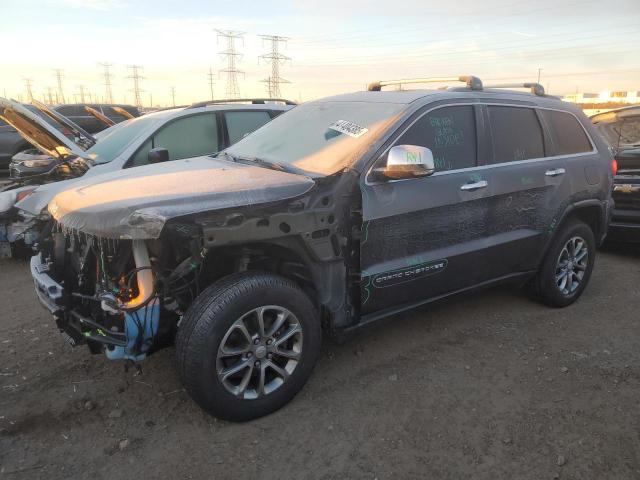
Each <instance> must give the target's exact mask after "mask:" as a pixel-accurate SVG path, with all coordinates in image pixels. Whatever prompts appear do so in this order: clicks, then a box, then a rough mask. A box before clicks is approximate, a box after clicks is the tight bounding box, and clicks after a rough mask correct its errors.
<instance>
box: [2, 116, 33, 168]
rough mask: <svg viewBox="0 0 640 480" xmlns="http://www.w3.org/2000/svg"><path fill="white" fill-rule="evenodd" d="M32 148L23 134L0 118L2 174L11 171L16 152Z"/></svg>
mask: <svg viewBox="0 0 640 480" xmlns="http://www.w3.org/2000/svg"><path fill="white" fill-rule="evenodd" d="M30 148H32V147H31V144H30V143H29V142H27V141H26V140H25V139H24V138H22V136H21V135H20V134H19V133H18V132H17V131H16V129H15V128H13V127H12V126H11V125H8V124H7V123H6V122H4V121H3V120H2V119H0V176H5V175H7V174H8V173H9V163H11V158H13V156H14V155H15V154H16V153H19V152H23V151H25V150H28V149H30Z"/></svg>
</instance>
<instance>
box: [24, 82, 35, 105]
mask: <svg viewBox="0 0 640 480" xmlns="http://www.w3.org/2000/svg"><path fill="white" fill-rule="evenodd" d="M22 80H23V81H24V86H25V88H26V89H27V100H29V103H33V91H32V90H31V86H32V85H31V82H33V79H31V78H23V79H22Z"/></svg>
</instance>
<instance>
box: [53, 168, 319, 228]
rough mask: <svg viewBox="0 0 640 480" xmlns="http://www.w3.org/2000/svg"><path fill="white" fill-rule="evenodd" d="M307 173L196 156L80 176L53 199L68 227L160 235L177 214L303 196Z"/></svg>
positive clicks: (58, 217)
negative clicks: (84, 176)
mask: <svg viewBox="0 0 640 480" xmlns="http://www.w3.org/2000/svg"><path fill="white" fill-rule="evenodd" d="M314 185H315V182H314V181H313V180H311V179H310V178H308V177H306V176H304V175H296V174H292V173H286V172H281V171H276V170H270V169H267V168H263V167H259V166H255V165H246V164H241V163H234V162H229V161H224V160H222V159H218V158H212V157H196V158H191V159H187V160H177V161H172V162H168V163H160V164H155V165H148V166H144V167H137V168H131V169H128V170H124V171H117V172H113V173H107V174H104V175H98V176H94V177H91V178H89V179H78V180H76V181H74V182H73V184H72V185H71V186H70V188H69V189H68V190H65V191H63V192H61V193H59V194H57V195H56V196H55V197H54V198H53V200H52V201H51V203H49V213H51V215H52V216H53V217H54V218H55V219H56V220H57V221H58V223H60V225H61V226H62V228H63V229H69V230H75V231H80V232H83V233H86V234H89V235H96V236H99V237H103V238H114V239H152V238H158V237H159V236H160V232H161V231H162V229H163V227H164V225H165V223H166V222H167V221H168V220H170V219H172V218H176V217H180V216H183V215H189V214H194V213H200V212H208V211H213V210H221V209H226V208H232V207H244V206H253V205H260V204H264V203H270V202H275V201H279V200H286V199H290V198H294V197H297V196H299V195H302V194H304V193H306V192H308V191H309V190H311V188H313V186H314Z"/></svg>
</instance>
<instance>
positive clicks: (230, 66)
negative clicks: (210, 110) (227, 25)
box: [216, 29, 244, 98]
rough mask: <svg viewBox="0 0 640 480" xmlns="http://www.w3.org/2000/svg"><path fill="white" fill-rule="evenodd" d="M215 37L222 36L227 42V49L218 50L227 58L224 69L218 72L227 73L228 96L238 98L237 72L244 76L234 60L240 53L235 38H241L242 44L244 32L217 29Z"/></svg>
mask: <svg viewBox="0 0 640 480" xmlns="http://www.w3.org/2000/svg"><path fill="white" fill-rule="evenodd" d="M216 32H217V33H218V37H217V39H218V40H220V38H223V39H225V40H226V42H227V49H226V50H223V51H222V52H220V55H222V56H223V57H224V58H226V60H227V68H226V69H224V70H220V73H226V75H227V88H226V93H227V97H228V98H238V97H240V88H239V87H238V74H242V76H243V78H244V72H243V71H241V70H238V69H237V67H236V60H237V58H238V57H241V56H242V55H241V54H239V53H237V52H236V44H235V42H236V40H242V42H243V45H244V39H243V38H242V35H243V34H244V32H236V31H233V30H218V29H216Z"/></svg>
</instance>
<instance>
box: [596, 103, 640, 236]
mask: <svg viewBox="0 0 640 480" xmlns="http://www.w3.org/2000/svg"><path fill="white" fill-rule="evenodd" d="M591 121H592V122H593V124H594V125H595V126H596V128H597V129H598V130H599V132H600V133H601V134H602V136H603V137H604V139H605V140H606V141H607V143H608V144H609V146H610V148H611V150H612V151H613V155H614V157H615V159H616V162H617V165H618V171H617V174H616V176H615V178H614V180H613V181H614V185H613V200H614V203H615V205H614V208H613V212H612V216H611V223H610V224H609V236H608V238H609V239H610V240H613V241H621V242H629V241H634V242H637V241H640V106H632V107H625V108H619V109H616V110H611V111H609V112H605V113H600V114H598V115H594V116H592V117H591Z"/></svg>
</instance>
